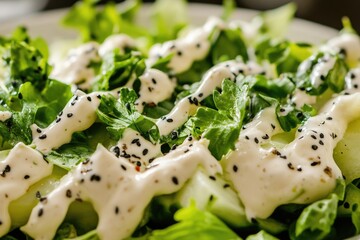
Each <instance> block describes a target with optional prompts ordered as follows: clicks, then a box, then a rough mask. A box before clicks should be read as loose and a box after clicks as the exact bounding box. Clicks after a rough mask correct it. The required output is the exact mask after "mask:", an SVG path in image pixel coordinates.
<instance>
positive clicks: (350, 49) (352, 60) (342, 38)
mask: <svg viewBox="0 0 360 240" xmlns="http://www.w3.org/2000/svg"><path fill="white" fill-rule="evenodd" d="M321 49H322V50H323V51H328V52H332V53H343V54H344V55H345V58H346V60H347V61H348V63H349V64H350V65H356V64H358V63H359V62H360V38H359V36H358V35H356V34H353V33H343V34H341V35H339V36H337V37H335V38H332V39H330V40H329V41H328V42H327V43H326V44H325V45H324V46H322V47H321Z"/></svg>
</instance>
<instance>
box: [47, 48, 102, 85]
mask: <svg viewBox="0 0 360 240" xmlns="http://www.w3.org/2000/svg"><path fill="white" fill-rule="evenodd" d="M98 48H99V44H98V43H96V42H90V43H86V44H84V45H81V46H80V47H78V48H74V49H72V50H71V51H70V52H69V54H68V56H67V59H66V61H64V62H63V63H62V64H59V65H55V67H54V70H53V71H52V73H51V77H52V78H55V79H59V80H60V81H62V82H64V83H66V84H70V85H76V86H78V87H80V88H81V89H89V88H90V87H91V82H92V80H93V79H94V77H95V72H94V69H93V68H91V66H90V65H91V63H92V62H99V61H100V60H101V58H100V56H99V53H98Z"/></svg>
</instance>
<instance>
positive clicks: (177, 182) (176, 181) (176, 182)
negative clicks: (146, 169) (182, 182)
mask: <svg viewBox="0 0 360 240" xmlns="http://www.w3.org/2000/svg"><path fill="white" fill-rule="evenodd" d="M171 181H172V182H173V183H174V184H175V185H178V184H179V181H178V179H177V177H172V178H171Z"/></svg>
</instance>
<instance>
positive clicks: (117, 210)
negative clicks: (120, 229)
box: [115, 206, 120, 214]
mask: <svg viewBox="0 0 360 240" xmlns="http://www.w3.org/2000/svg"><path fill="white" fill-rule="evenodd" d="M119 212H120V210H119V207H118V206H116V207H115V214H119Z"/></svg>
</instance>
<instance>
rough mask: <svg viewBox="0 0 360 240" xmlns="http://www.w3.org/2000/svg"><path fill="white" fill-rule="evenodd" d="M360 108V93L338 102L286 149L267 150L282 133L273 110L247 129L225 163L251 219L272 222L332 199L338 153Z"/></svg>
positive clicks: (312, 120)
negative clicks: (286, 210) (287, 207)
mask: <svg viewBox="0 0 360 240" xmlns="http://www.w3.org/2000/svg"><path fill="white" fill-rule="evenodd" d="M359 108H360V93H354V94H352V95H342V96H338V97H336V98H335V100H334V101H333V102H330V103H329V104H328V105H326V106H325V107H324V109H323V110H322V111H321V112H320V114H319V115H317V116H315V117H311V118H309V119H308V120H307V122H306V123H305V124H304V125H303V126H301V127H300V128H299V129H298V131H297V134H296V136H295V140H293V141H292V142H291V143H289V144H288V145H286V146H285V147H283V148H282V149H276V148H274V147H272V148H270V149H267V148H266V147H265V146H267V145H268V144H269V142H270V141H271V137H272V136H274V135H275V134H277V133H279V132H280V126H279V125H278V122H277V120H276V116H275V113H274V112H275V111H274V109H273V108H268V109H265V110H263V111H262V112H261V113H260V114H259V115H258V116H257V117H256V118H255V119H254V120H253V121H252V122H251V123H249V124H248V125H246V126H245V130H243V131H242V132H241V134H240V137H239V140H238V142H237V143H236V150H235V151H233V152H231V153H230V154H229V155H228V156H227V157H226V160H225V161H224V164H225V166H226V170H225V171H226V174H227V175H228V176H229V178H230V179H231V180H232V182H233V184H234V186H235V188H236V189H237V191H238V194H239V197H240V198H241V200H242V201H243V203H244V206H245V210H246V214H247V216H248V218H256V217H257V218H267V217H269V216H270V215H271V213H272V212H273V211H274V210H275V208H276V207H278V206H280V205H282V204H287V203H311V202H313V201H316V200H318V199H321V198H323V197H325V196H326V195H327V194H329V193H330V192H331V191H332V190H333V189H334V187H335V185H336V179H338V178H341V177H342V174H341V171H340V169H339V168H338V166H337V165H336V163H335V161H334V159H333V149H334V148H335V146H336V144H337V143H338V141H339V140H341V138H342V137H343V135H344V133H345V131H346V128H347V125H348V124H349V123H350V122H351V121H353V120H355V119H356V118H358V117H359V116H360V115H359V111H358V109H359Z"/></svg>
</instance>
